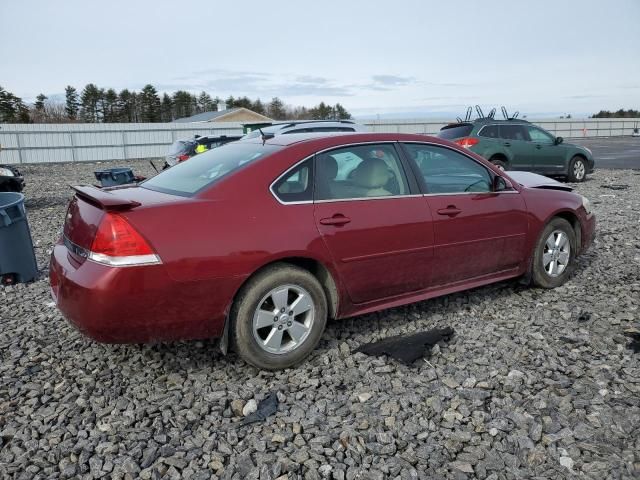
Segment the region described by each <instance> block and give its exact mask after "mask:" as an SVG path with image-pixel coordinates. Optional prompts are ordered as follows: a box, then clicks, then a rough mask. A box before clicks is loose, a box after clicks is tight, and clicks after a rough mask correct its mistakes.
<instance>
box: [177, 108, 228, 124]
mask: <svg viewBox="0 0 640 480" xmlns="http://www.w3.org/2000/svg"><path fill="white" fill-rule="evenodd" d="M237 110H238V109H237V108H230V109H229V110H222V111H219V112H202V113H198V114H196V115H191V116H190V117H184V118H178V119H177V120H174V121H173V123H190V122H210V121H212V120H215V119H216V118H218V117H222V116H223V115H227V114H229V113H231V112H235V111H237Z"/></svg>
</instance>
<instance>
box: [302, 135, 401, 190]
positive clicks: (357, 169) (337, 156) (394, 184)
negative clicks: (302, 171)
mask: <svg viewBox="0 0 640 480" xmlns="http://www.w3.org/2000/svg"><path fill="white" fill-rule="evenodd" d="M315 161H316V174H315V176H316V180H315V183H316V188H315V199H316V200H342V199H353V198H366V197H391V196H397V195H407V194H408V193H409V187H408V184H407V178H406V176H405V174H404V170H403V169H402V164H401V163H400V159H399V158H398V155H397V153H396V150H395V148H394V146H393V145H392V144H379V145H354V146H349V147H343V148H338V149H336V150H331V151H329V152H324V153H321V154H318V155H316V160H315Z"/></svg>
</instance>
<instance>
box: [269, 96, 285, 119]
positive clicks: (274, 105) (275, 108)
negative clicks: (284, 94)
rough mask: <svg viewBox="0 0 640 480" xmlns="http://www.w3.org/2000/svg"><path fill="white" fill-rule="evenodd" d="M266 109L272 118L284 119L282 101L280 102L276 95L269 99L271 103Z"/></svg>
mask: <svg viewBox="0 0 640 480" xmlns="http://www.w3.org/2000/svg"><path fill="white" fill-rule="evenodd" d="M267 111H268V112H269V116H270V117H271V118H273V119H274V120H284V119H285V117H286V115H287V114H286V111H285V108H284V103H282V100H280V99H279V98H278V97H273V98H272V99H271V103H270V104H269V108H268V109H267Z"/></svg>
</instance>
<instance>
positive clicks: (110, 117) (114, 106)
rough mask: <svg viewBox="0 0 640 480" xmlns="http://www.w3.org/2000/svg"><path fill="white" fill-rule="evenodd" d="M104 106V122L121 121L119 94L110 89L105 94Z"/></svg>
mask: <svg viewBox="0 0 640 480" xmlns="http://www.w3.org/2000/svg"><path fill="white" fill-rule="evenodd" d="M103 105H104V122H105V123H116V122H118V121H120V119H119V115H118V114H119V111H118V110H119V108H118V107H119V105H118V94H117V93H116V91H115V90H114V89H113V88H110V89H109V90H107V91H106V92H105V93H104V97H103Z"/></svg>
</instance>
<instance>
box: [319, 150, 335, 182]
mask: <svg viewBox="0 0 640 480" xmlns="http://www.w3.org/2000/svg"><path fill="white" fill-rule="evenodd" d="M316 166H317V169H318V171H317V175H318V178H320V179H323V180H334V179H335V178H336V175H338V162H336V159H335V158H333V157H331V156H329V155H322V156H321V157H319V158H318V162H317V163H316Z"/></svg>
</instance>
